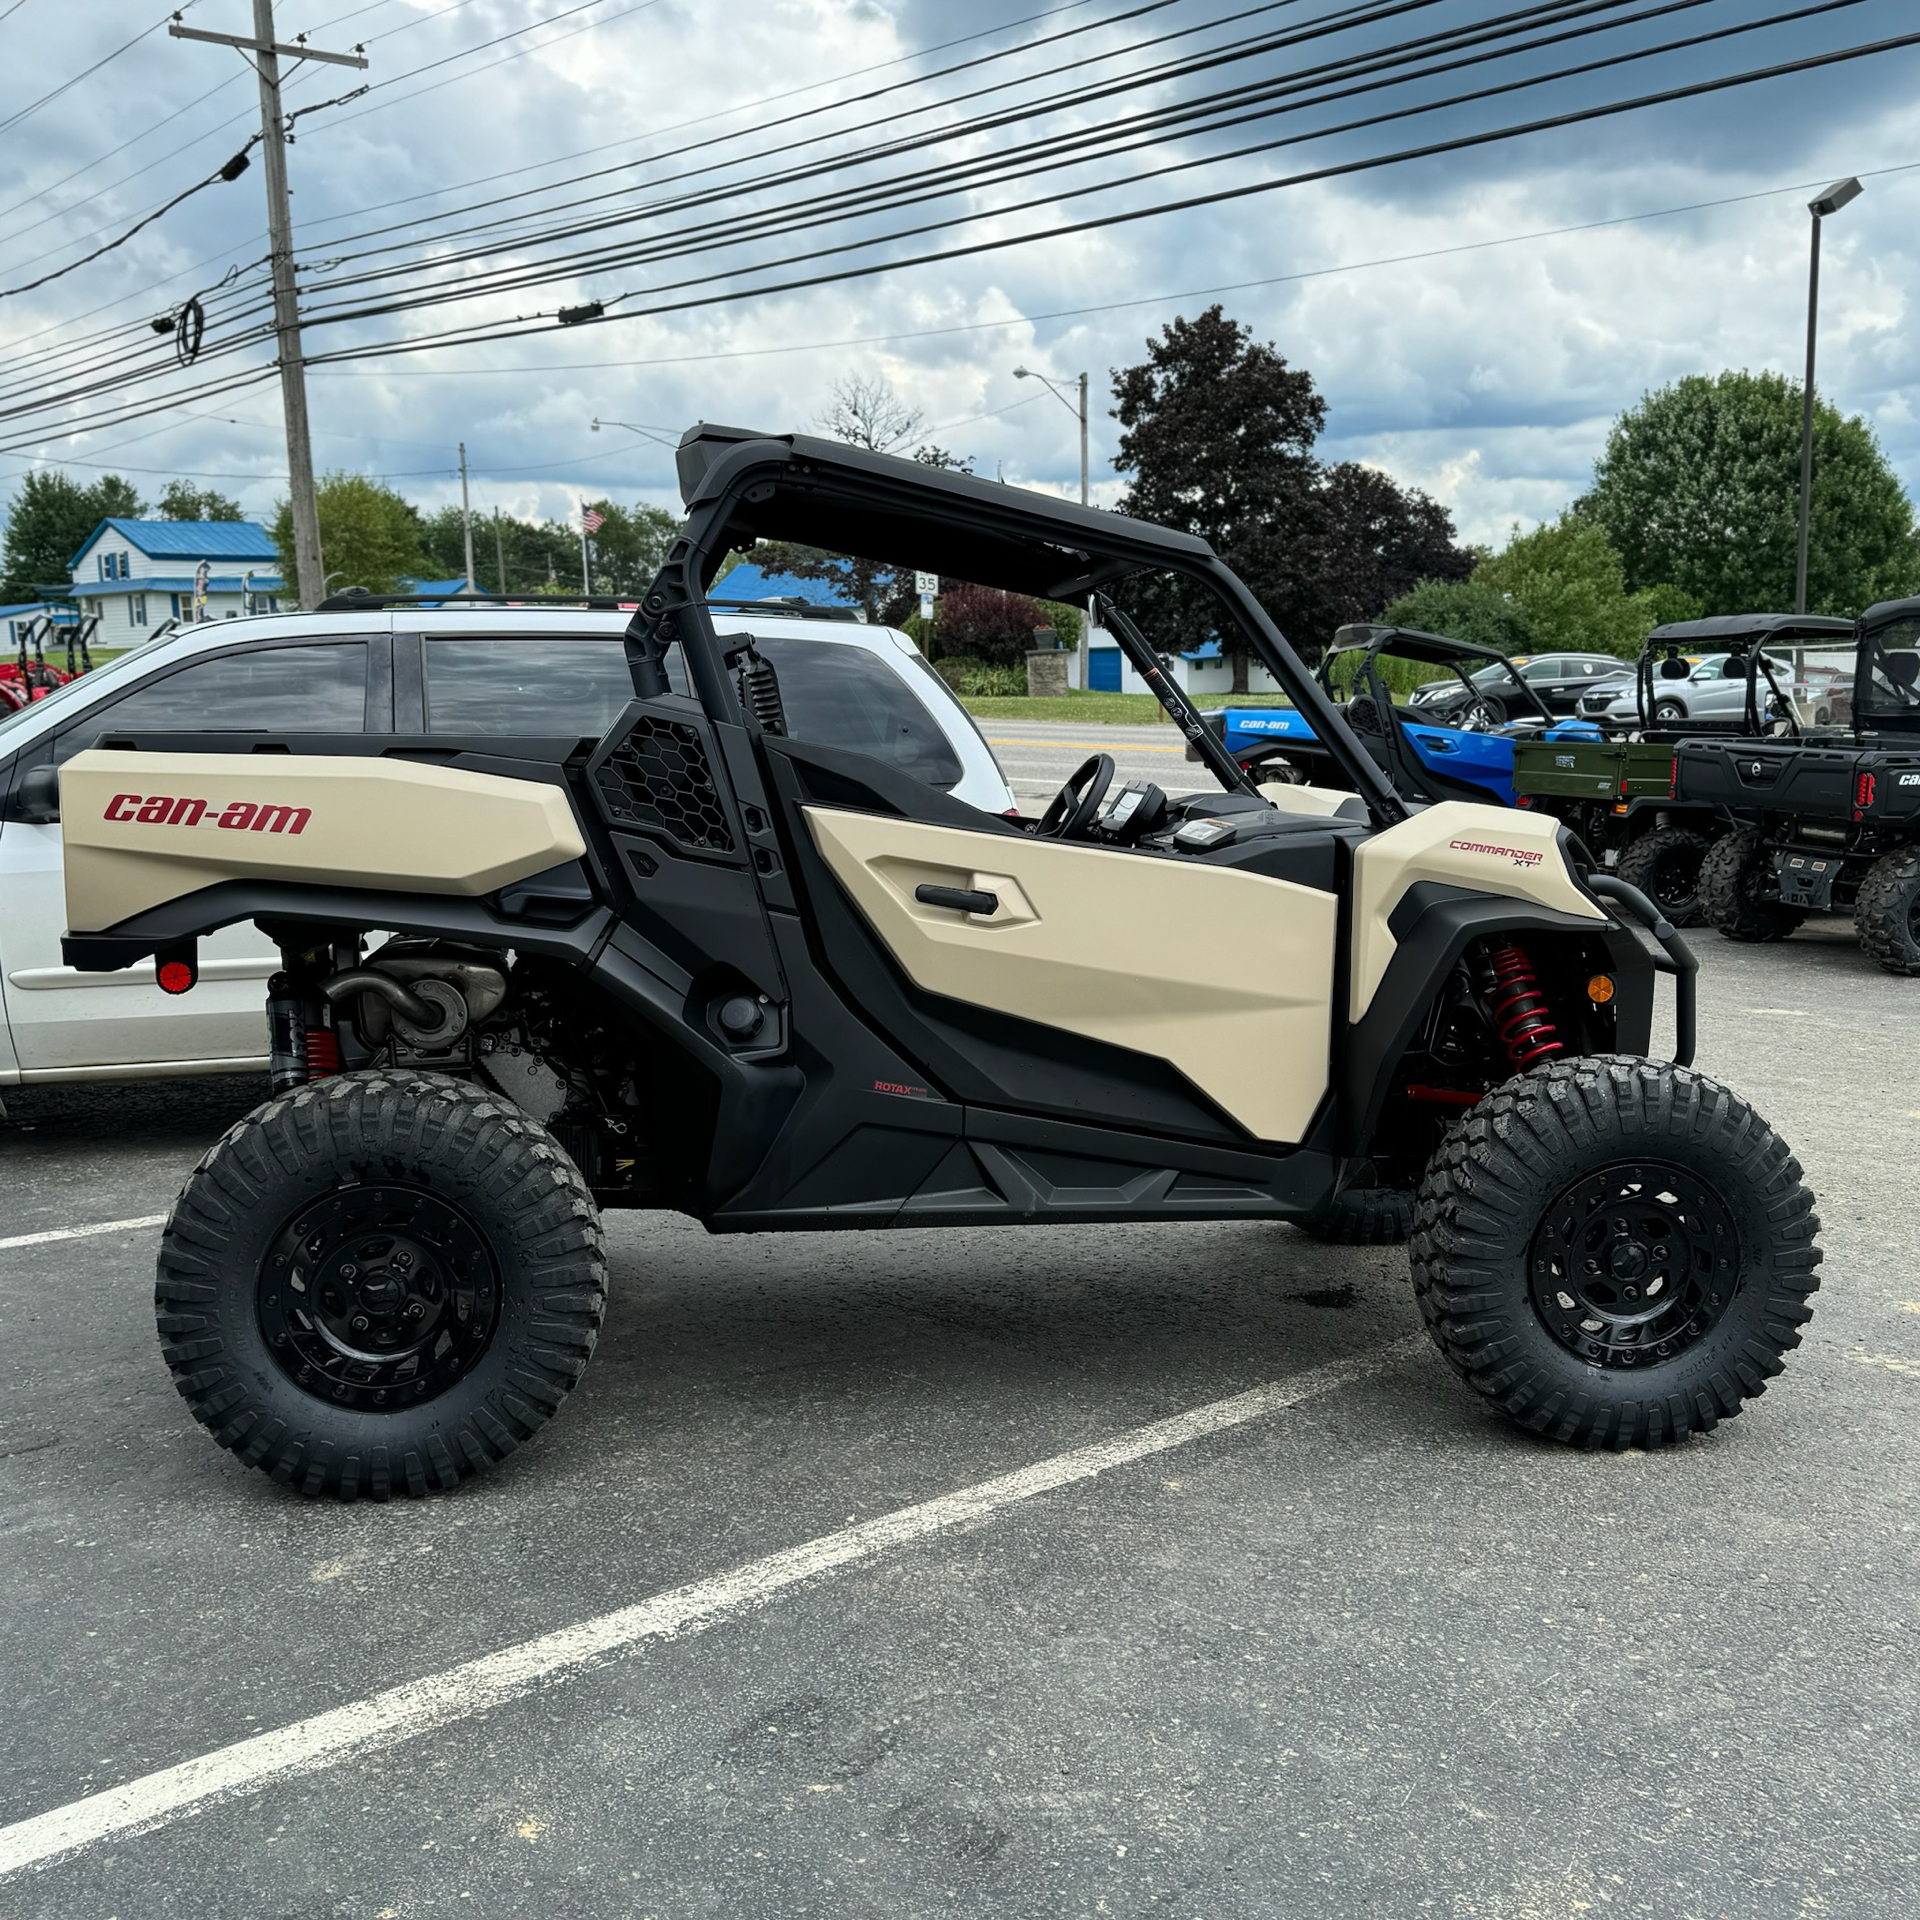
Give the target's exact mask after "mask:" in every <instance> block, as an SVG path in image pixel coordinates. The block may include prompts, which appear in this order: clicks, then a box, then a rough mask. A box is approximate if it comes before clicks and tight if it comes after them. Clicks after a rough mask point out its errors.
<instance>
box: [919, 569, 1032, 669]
mask: <svg viewBox="0 0 1920 1920" xmlns="http://www.w3.org/2000/svg"><path fill="white" fill-rule="evenodd" d="M1051 624H1052V622H1051V621H1050V620H1049V618H1048V616H1047V614H1046V612H1045V611H1044V610H1043V609H1042V608H1041V606H1040V604H1039V603H1038V602H1037V601H1034V600H1029V599H1028V598H1027V597H1026V595H1025V594H1021V593H1001V592H999V591H997V590H996V589H995V588H993V587H974V586H968V585H967V584H966V583H965V582H960V583H958V584H956V585H954V586H951V587H948V588H946V589H945V590H944V591H943V592H942V593H941V595H940V602H939V605H938V607H937V608H936V609H935V615H934V623H933V657H934V658H935V659H936V660H961V659H966V660H974V661H982V662H985V663H987V664H988V665H991V666H999V667H1016V666H1023V665H1024V662H1025V660H1026V657H1027V655H1028V653H1029V652H1031V651H1032V648H1033V633H1034V629H1035V628H1036V627H1044V626H1049V625H1051ZM1026 687H1027V683H1026V676H1025V674H1024V672H1023V673H1022V674H1021V677H1020V691H1021V692H1022V693H1024V692H1025V691H1026Z"/></svg>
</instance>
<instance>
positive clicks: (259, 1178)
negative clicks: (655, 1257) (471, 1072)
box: [154, 1069, 607, 1500]
mask: <svg viewBox="0 0 1920 1920" xmlns="http://www.w3.org/2000/svg"><path fill="white" fill-rule="evenodd" d="M402 1150H404V1151H411V1152H413V1153H415V1154H417V1155H419V1156H420V1157H422V1158H430V1159H432V1160H434V1161H436V1162H437V1163H438V1164H439V1165H441V1166H443V1167H444V1168H445V1169H446V1171H447V1172H448V1173H449V1175H454V1174H458V1175H460V1176H462V1177H465V1178H467V1179H470V1180H472V1181H474V1182H475V1183H476V1184H477V1185H478V1186H479V1187H480V1188H481V1190H482V1191H484V1192H485V1193H486V1195H487V1196H488V1198H489V1200H490V1201H491V1202H492V1203H493V1205H494V1206H495V1207H497V1208H498V1209H499V1210H500V1212H501V1213H502V1214H503V1215H504V1216H505V1217H506V1219H507V1221H508V1223H509V1232H510V1235H511V1241H510V1244H509V1245H508V1246H506V1247H503V1248H501V1249H500V1251H501V1252H502V1253H503V1254H512V1255H516V1256H517V1258H518V1262H519V1273H520V1274H521V1275H522V1276H523V1277H525V1279H527V1280H528V1281H530V1283H531V1286H532V1288H533V1289H534V1301H535V1313H534V1317H533V1319H532V1320H531V1321H530V1323H529V1333H530V1334H531V1335H532V1336H534V1337H532V1338H530V1339H529V1340H528V1341H527V1342H526V1343H525V1346H524V1349H523V1351H522V1353H521V1354H520V1356H519V1358H518V1360H517V1362H516V1364H515V1365H514V1366H513V1367H512V1368H511V1369H510V1371H509V1374H508V1381H507V1384H505V1385H503V1386H502V1387H501V1388H500V1389H499V1390H497V1391H496V1392H494V1393H493V1394H492V1395H491V1397H490V1400H479V1399H474V1400H473V1401H472V1402H471V1404H468V1405H466V1406H464V1407H463V1408H462V1410H461V1411H460V1412H459V1413H458V1415H457V1417H455V1418H453V1419H452V1420H451V1422H450V1423H449V1424H448V1425H447V1426H445V1427H444V1429H442V1430H438V1431H433V1432H430V1433H428V1434H426V1435H424V1436H422V1437H420V1438H418V1439H416V1440H413V1441H405V1440H403V1439H402V1438H401V1436H400V1435H399V1434H398V1433H396V1441H395V1445H394V1446H391V1447H389V1446H377V1445H376V1446H372V1447H369V1448H368V1449H367V1450H366V1455H367V1457H365V1458H362V1457H360V1455H359V1454H358V1453H355V1452H348V1451H343V1450H342V1449H341V1448H340V1447H339V1446H338V1445H336V1444H335V1443H333V1442H332V1441H330V1440H328V1439H326V1438H324V1437H317V1436H316V1435H315V1434H314V1433H313V1432H312V1431H311V1430H308V1429H303V1428H300V1427H297V1426H290V1425H289V1423H288V1422H287V1421H286V1420H285V1419H283V1418H281V1417H279V1415H278V1414H277V1413H275V1412H274V1411H273V1410H272V1409H271V1408H270V1407H266V1406H263V1405H261V1404H260V1403H259V1400H258V1395H257V1393H256V1391H255V1390H254V1389H253V1388H251V1387H250V1386H249V1384H248V1380H247V1377H246V1374H245V1371H244V1370H243V1369H242V1368H241V1367H240V1366H239V1365H238V1364H237V1363H236V1359H235V1356H234V1355H233V1354H231V1353H230V1352H229V1351H228V1347H227V1342H226V1340H225V1339H224V1338H223V1336H222V1333H221V1330H220V1328H219V1325H218V1322H217V1320H216V1319H215V1317H214V1314H213V1312H212V1310H211V1309H212V1305H213V1302H214V1301H215V1298H216V1296H217V1294H218V1293H219V1291H220V1288H221V1286H222V1284H223V1275H222V1272H221V1263H222V1261H223V1258H225V1257H226V1256H227V1254H228V1252H229V1249H230V1248H231V1247H232V1245H233V1243H234V1241H235V1239H236V1238H237V1236H238V1234H239V1231H240V1228H241V1226H242V1224H243V1223H244V1222H245V1221H246V1220H247V1219H248V1216H249V1215H250V1214H251V1213H252V1212H253V1210H255V1209H257V1208H259V1207H260V1206H262V1205H272V1204H273V1201H272V1198H271V1193H272V1187H273V1183H274V1180H275V1176H276V1175H279V1176H291V1175H293V1174H295V1173H296V1172H297V1171H298V1170H299V1169H301V1168H302V1167H303V1166H310V1165H311V1164H312V1163H313V1162H315V1161H318V1160H324V1159H327V1158H334V1159H338V1160H344V1161H351V1160H352V1159H353V1158H354V1156H355V1155H356V1154H368V1153H371V1154H376V1155H377V1154H381V1153H391V1152H395V1151H402ZM503 1277H504V1276H503ZM225 1284H227V1285H232V1284H234V1282H233V1280H232V1278H231V1276H227V1277H225ZM248 1285H249V1287H250V1286H251V1281H250V1280H249V1282H248ZM606 1295H607V1276H606V1251H605V1241H604V1236H603V1234H602V1231H601V1226H600V1218H599V1213H598V1210H597V1208H596V1207H595V1206H594V1203H593V1197H592V1195H591V1193H590V1192H589V1191H588V1189H587V1186H586V1182H585V1181H584V1180H583V1179H582V1178H581V1175H580V1173H579V1170H578V1169H577V1168H576V1167H575V1166H574V1164H573V1162H572V1161H571V1160H569V1159H568V1158H567V1156H566V1154H565V1153H564V1152H563V1151H562V1150H561V1148H560V1146H559V1145H558V1143H557V1142H556V1141H555V1140H554V1139H553V1137H552V1136H551V1135H550V1134H549V1133H548V1132H547V1131H546V1129H545V1128H543V1127H541V1126H538V1125H537V1124H536V1123H535V1122H533V1121H532V1120H530V1119H529V1118H528V1117H527V1116H526V1115H525V1114H523V1113H522V1112H521V1111H520V1110H519V1109H518V1108H517V1107H515V1106H514V1105H513V1104H512V1103H511V1102H510V1101H508V1100H506V1099H505V1098H503V1097H502V1096H500V1095H498V1094H495V1093H491V1092H489V1091H486V1090H484V1089H482V1088H479V1087H476V1086H473V1085H471V1084H469V1083H468V1082H465V1081H461V1080H455V1079H451V1078H449V1077H448V1076H446V1075H443V1074H429V1073H419V1072H410V1071H406V1070H401V1069H378V1070H375V1071H372V1072H364V1073H352V1074H341V1075H337V1076H335V1077H333V1078H330V1079H327V1080H321V1081H316V1082H314V1083H313V1084H311V1085H309V1086H304V1087H299V1088H296V1089H294V1090H293V1091H292V1092H290V1093H286V1094H282V1095H280V1096H278V1097H277V1098H275V1099H273V1100H270V1101H268V1102H267V1103H266V1104H265V1105H264V1106H261V1107H258V1108H256V1109H255V1110H254V1111H253V1112H252V1113H250V1114H248V1115H247V1116H246V1118H245V1119H243V1120H241V1121H239V1122H237V1123H236V1124H235V1125H234V1126H232V1127H230V1128H229V1129H228V1130H227V1132H226V1133H225V1134H223V1135H222V1136H221V1137H220V1139H218V1140H217V1141H215V1142H214V1144H213V1146H212V1147H211V1148H209V1149H208V1151H207V1153H206V1154H205V1155H204V1157H203V1158H202V1159H201V1161H200V1163H199V1165H198V1166H196V1167H195V1168H194V1170H193V1172H192V1173H191V1174H190V1175H189V1176H188V1178H187V1182H186V1184H185V1186H184V1187H182V1189H181V1191H180V1195H179V1197H178V1198H177V1199H176V1200H175V1202H174V1204H173V1209H172V1211H171V1212H170V1213H169V1214H168V1216H167V1223H166V1226H165V1228H164V1229H163V1231H162V1234H161V1242H160V1257H159V1265H158V1272H157V1276H156V1280H155V1285H154V1308H155V1314H156V1319H157V1322H158V1328H159V1333H160V1347H161V1353H162V1355H163V1357H164V1358H165V1360H166V1362H167V1366H168V1368H169V1370H170V1371H171V1373H172V1375H173V1380H174V1385H175V1386H176V1387H177V1388H178V1390H179V1392H180V1395H181V1397H182V1398H183V1399H184V1400H185V1401H186V1403H187V1406H188V1408H189V1410H190V1411H191V1412H192V1414H193V1417H194V1418H195V1419H196V1420H197V1421H199V1423H200V1424H201V1425H202V1426H203V1427H205V1428H206V1429H207V1431H208V1432H209V1433H210V1434H211V1435H212V1436H213V1438H214V1439H215V1441H216V1442H217V1443H218V1444H219V1445H221V1446H223V1447H225V1448H226V1449H227V1450H228V1451H229V1452H231V1453H233V1454H234V1455H236V1456H237V1457H238V1458H239V1459H240V1460H242V1461H243V1462H244V1463H245V1464H246V1465H248V1466H251V1467H257V1468H259V1469H260V1470H261V1471H262V1472H264V1473H267V1474H269V1475H270V1476H271V1477H272V1478H274V1479H275V1480H279V1481H282V1482H284V1483H285V1484H287V1485H290V1486H292V1487H294V1488H296V1489H297V1490H298V1491H299V1492H301V1493H303V1494H306V1495H308V1496H309V1497H312V1496H317V1495H321V1494H333V1495H334V1496H336V1497H337V1498H340V1499H343V1500H351V1499H355V1498H357V1497H360V1496H362V1495H365V1496H368V1497H371V1498H373V1499H376V1500H384V1499H386V1498H388V1497H389V1496H390V1495H391V1494H405V1495H408V1496H411V1497H415V1498H418V1497H420V1496H422V1495H424V1494H426V1493H427V1492H429V1491H432V1490H435V1489H440V1490H446V1489H451V1488H453V1487H455V1486H457V1485H458V1484H459V1483H460V1482H461V1481H462V1480H465V1479H468V1478H470V1477H471V1476H472V1475H473V1474H475V1473H477V1472H480V1471H481V1470H482V1469H484V1468H485V1467H488V1466H491V1465H492V1464H493V1463H495V1462H496V1461H499V1460H502V1459H504V1458H505V1457H506V1456H507V1455H508V1454H509V1453H511V1452H513V1450H514V1449H515V1448H516V1447H518V1446H519V1445H520V1444H521V1443H522V1442H523V1441H525V1440H528V1439H530V1438H531V1437H532V1436H533V1434H535V1433H536V1432H537V1431H538V1430H539V1429H540V1428H541V1427H542V1426H543V1425H545V1423H546V1422H547V1421H548V1420H549V1419H551V1418H552V1416H553V1414H554V1413H555V1412H556V1411H557V1410H558V1409H559V1406H560V1404H561V1402H562V1401H563V1400H564V1399H565V1398H566V1396H567V1394H568V1393H569V1392H570V1391H571V1390H572V1389H573V1387H574V1385H575V1383H576V1382H577V1381H578V1380H579V1378H580V1375H581V1373H582V1371H583V1370H584V1369H585V1367H586V1364H587V1360H588V1357H589V1356H590V1355H591V1354H592V1352H593V1348H594V1343H595V1341H596V1339H597V1338H598V1336H599V1331H600V1323H601V1319H602V1317H603V1315H604V1312H605V1307H606ZM430 1404H437V1403H430ZM314 1409H315V1413H316V1416H317V1415H322V1414H325V1413H326V1412H327V1411H328V1409H327V1408H326V1406H325V1405H324V1403H321V1402H315V1403H314Z"/></svg>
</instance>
